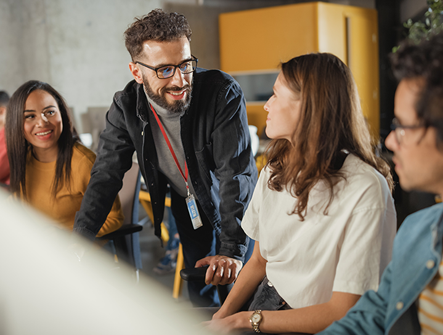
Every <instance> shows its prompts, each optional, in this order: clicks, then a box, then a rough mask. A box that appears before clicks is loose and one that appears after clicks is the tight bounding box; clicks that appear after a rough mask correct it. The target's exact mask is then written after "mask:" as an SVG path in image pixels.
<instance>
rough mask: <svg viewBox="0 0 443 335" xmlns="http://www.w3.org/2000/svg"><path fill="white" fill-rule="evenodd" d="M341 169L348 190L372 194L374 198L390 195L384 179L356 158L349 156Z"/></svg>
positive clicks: (371, 167)
mask: <svg viewBox="0 0 443 335" xmlns="http://www.w3.org/2000/svg"><path fill="white" fill-rule="evenodd" d="M343 167H344V172H345V178H346V183H347V188H348V189H352V190H353V191H355V192H358V193H361V194H364V193H367V194H368V195H369V194H373V195H374V196H375V197H378V196H380V195H385V196H387V195H390V194H391V191H390V189H389V185H388V182H387V180H386V178H385V177H384V176H383V175H382V174H381V173H380V172H378V171H377V169H375V168H374V167H373V166H371V165H369V164H368V163H366V162H364V161H362V160H361V159H360V158H358V157H357V156H355V155H352V154H350V155H349V156H348V158H347V159H346V161H345V165H344V166H343ZM382 198H385V197H382Z"/></svg>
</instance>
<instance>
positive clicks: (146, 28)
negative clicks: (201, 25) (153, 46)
mask: <svg viewBox="0 0 443 335" xmlns="http://www.w3.org/2000/svg"><path fill="white" fill-rule="evenodd" d="M191 35H192V31H191V27H190V26H189V23H188V20H186V17H185V16H184V15H182V14H178V13H166V12H164V11H163V10H161V9H154V10H152V11H151V12H149V14H147V15H144V16H142V17H141V18H137V17H136V18H135V21H134V23H132V24H131V25H130V26H129V28H128V29H126V31H125V45H126V49H128V51H129V54H130V55H131V58H132V61H135V60H136V59H137V58H139V56H140V54H141V53H142V52H143V42H145V41H150V40H153V41H159V42H163V41H166V42H169V41H174V40H177V39H180V38H181V37H183V36H186V38H187V39H188V41H191Z"/></svg>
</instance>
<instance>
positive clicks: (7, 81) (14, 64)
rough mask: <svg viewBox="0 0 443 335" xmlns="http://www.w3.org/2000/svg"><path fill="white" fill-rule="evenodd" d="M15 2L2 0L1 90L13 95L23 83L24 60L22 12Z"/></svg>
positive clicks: (0, 3) (0, 41) (0, 17)
mask: <svg viewBox="0 0 443 335" xmlns="http://www.w3.org/2000/svg"><path fill="white" fill-rule="evenodd" d="M15 3H16V1H14V0H0V45H1V47H0V90H6V91H8V93H9V94H11V93H12V91H13V90H15V88H17V86H19V85H20V84H21V82H22V80H23V79H22V78H23V73H24V58H23V54H22V52H21V34H20V30H21V27H20V22H19V20H17V19H16V18H17V17H18V16H19V15H20V12H19V10H18V8H17V6H15Z"/></svg>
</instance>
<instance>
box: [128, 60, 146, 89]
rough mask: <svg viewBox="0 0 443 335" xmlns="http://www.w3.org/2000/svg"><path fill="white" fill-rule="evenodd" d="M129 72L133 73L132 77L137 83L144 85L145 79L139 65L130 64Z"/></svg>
mask: <svg viewBox="0 0 443 335" xmlns="http://www.w3.org/2000/svg"><path fill="white" fill-rule="evenodd" d="M129 71H131V73H132V76H133V77H134V79H135V81H136V82H137V83H139V84H143V77H142V72H141V71H140V69H139V68H138V66H137V64H135V63H134V62H130V63H129Z"/></svg>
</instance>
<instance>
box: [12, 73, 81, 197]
mask: <svg viewBox="0 0 443 335" xmlns="http://www.w3.org/2000/svg"><path fill="white" fill-rule="evenodd" d="M35 90H43V91H46V92H48V93H49V94H50V95H52V97H53V98H54V99H55V101H56V102H57V105H58V108H59V110H60V114H61V117H62V124H63V131H62V133H61V135H60V138H59V139H58V154H57V162H56V168H55V177H54V181H53V184H52V185H53V186H52V195H53V196H54V197H55V195H56V193H57V191H58V189H59V187H60V186H61V185H62V184H63V183H65V185H66V186H67V187H69V185H70V178H71V158H72V150H73V147H74V144H75V142H77V141H79V138H78V135H77V132H76V130H75V129H74V127H73V125H72V122H71V118H70V116H69V109H68V106H67V105H66V102H65V100H64V99H63V97H62V96H61V95H60V93H58V92H57V91H56V90H55V89H54V88H53V87H52V86H51V85H49V84H47V83H44V82H41V81H36V80H30V81H28V82H26V83H24V84H23V85H22V86H20V87H19V88H18V89H17V90H16V91H15V92H14V94H13V95H12V96H11V99H10V100H9V104H8V111H7V113H6V124H5V132H6V145H7V150H8V158H9V164H10V167H11V188H10V190H11V192H12V193H14V194H18V195H20V192H21V194H22V195H23V197H24V198H25V199H26V198H27V194H26V162H27V158H28V154H29V152H30V151H31V152H32V145H31V144H30V143H29V142H28V141H27V140H26V139H25V134H24V114H23V112H24V110H25V104H26V100H27V99H28V96H29V94H31V92H33V91H35Z"/></svg>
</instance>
